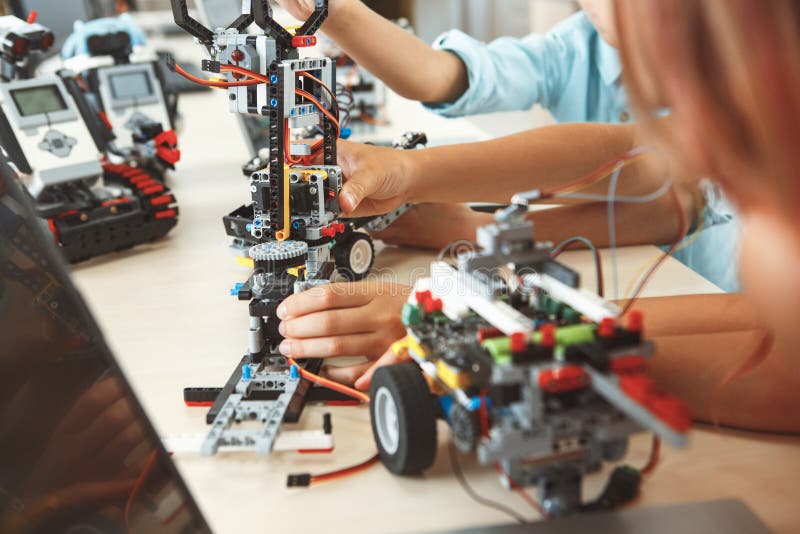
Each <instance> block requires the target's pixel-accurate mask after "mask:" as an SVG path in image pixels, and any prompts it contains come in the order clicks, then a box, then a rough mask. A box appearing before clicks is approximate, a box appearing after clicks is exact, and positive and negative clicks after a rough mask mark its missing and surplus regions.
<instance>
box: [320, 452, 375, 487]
mask: <svg viewBox="0 0 800 534" xmlns="http://www.w3.org/2000/svg"><path fill="white" fill-rule="evenodd" d="M378 460H380V455H378V454H375V455H373V456H371V457H370V458H369V459H367V460H365V461H363V462H361V463H360V464H355V465H351V466H350V467H345V468H343V469H337V470H336V471H330V472H328V473H322V474H319V475H311V482H310V483H311V484H318V483H320V482H328V481H330V480H335V479H337V478H343V477H346V476H348V475H354V474H356V473H359V472H361V471H363V470H365V469H367V468H369V467H372V466H373V465H375V464H376V463H377V462H378Z"/></svg>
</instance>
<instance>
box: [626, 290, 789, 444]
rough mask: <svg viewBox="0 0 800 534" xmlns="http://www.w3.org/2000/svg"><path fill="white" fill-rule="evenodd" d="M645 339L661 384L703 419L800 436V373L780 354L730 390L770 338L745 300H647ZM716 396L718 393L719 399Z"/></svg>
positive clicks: (643, 306)
mask: <svg viewBox="0 0 800 534" xmlns="http://www.w3.org/2000/svg"><path fill="white" fill-rule="evenodd" d="M635 308H636V309H639V310H642V311H643V312H644V313H645V325H646V331H645V334H646V336H647V337H648V338H649V339H652V340H653V341H655V343H656V347H657V352H658V353H657V355H656V357H655V358H654V359H653V361H652V364H651V373H652V376H653V378H654V379H655V380H656V381H657V382H658V383H659V384H660V385H661V386H663V387H664V388H665V389H666V390H668V391H671V392H673V393H675V394H676V395H678V397H680V398H681V399H683V400H684V401H685V402H686V403H687V404H688V405H689V409H690V411H691V412H692V415H693V416H694V418H695V419H699V420H701V421H709V422H713V420H714V417H715V416H716V418H717V422H719V424H721V425H726V426H733V427H739V428H746V429H750V430H762V431H771V432H793V433H796V432H800V412H798V406H800V373H798V370H797V364H796V363H795V362H793V361H792V358H791V355H790V354H788V353H787V352H786V351H785V350H782V349H781V348H780V347H772V348H771V350H769V352H768V354H767V355H766V358H765V359H764V360H763V362H762V363H761V364H760V365H758V366H756V367H755V368H753V369H752V370H750V371H749V372H747V373H744V374H742V375H741V376H740V377H739V378H737V379H735V380H733V381H732V382H730V384H728V385H727V386H725V387H720V385H721V384H722V383H723V381H724V380H725V379H726V377H728V375H729V374H730V373H731V372H733V371H735V370H736V369H738V368H739V367H740V366H741V365H742V363H743V362H745V361H746V360H748V358H751V357H753V356H754V355H755V354H756V353H757V351H758V348H759V345H760V344H761V343H762V341H763V339H764V337H765V336H766V335H767V330H766V329H764V328H763V327H762V326H761V323H760V321H759V320H758V317H757V315H756V312H755V311H754V309H753V307H752V305H751V304H750V302H749V301H748V300H747V298H746V297H745V296H744V295H740V294H722V295H687V296H680V297H660V298H647V299H641V300H640V301H639V302H637V303H636V305H635ZM715 392H716V393H715Z"/></svg>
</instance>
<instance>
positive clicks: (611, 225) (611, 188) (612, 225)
mask: <svg viewBox="0 0 800 534" xmlns="http://www.w3.org/2000/svg"><path fill="white" fill-rule="evenodd" d="M621 171H622V165H617V168H616V169H614V174H612V175H611V180H610V181H609V184H608V247H609V249H611V250H610V252H611V283H612V285H613V288H614V293H613V294H614V299H619V273H618V272H617V224H616V221H615V220H614V216H615V213H614V202H615V200H616V199H615V198H614V196H615V194H616V192H617V182H618V181H619V174H620V172H621Z"/></svg>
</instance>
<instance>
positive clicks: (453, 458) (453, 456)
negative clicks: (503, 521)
mask: <svg viewBox="0 0 800 534" xmlns="http://www.w3.org/2000/svg"><path fill="white" fill-rule="evenodd" d="M447 450H448V451H449V453H450V466H451V467H452V468H453V474H454V475H455V476H456V479H457V480H458V483H459V484H460V485H461V487H462V488H463V489H464V492H465V493H466V494H467V495H469V497H470V499H472V500H473V501H475V502H476V503H478V504H482V505H483V506H486V507H488V508H493V509H495V510H497V511H498V512H503V513H504V514H506V515H508V516H510V517H512V518H514V520H515V521H517V522H518V523H521V524H523V525H524V524H525V523H527V521H526V520H525V518H524V517H522V516H521V515H519V514H518V513H516V512H515V511H514V510H512V509H511V508H508V507H507V506H504V505H502V504H500V503H499V502H495V501H492V500H489V499H487V498H485V497H481V496H480V495H478V494H477V493H476V492H475V490H474V489H472V486H470V485H469V482H467V479H466V477H465V476H464V472H463V471H462V470H461V465H460V464H459V463H458V453H457V452H456V447H455V445H453V442H452V441H450V443H448V445H447Z"/></svg>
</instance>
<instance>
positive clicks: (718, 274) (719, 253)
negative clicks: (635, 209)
mask: <svg viewBox="0 0 800 534" xmlns="http://www.w3.org/2000/svg"><path fill="white" fill-rule="evenodd" d="M700 190H701V192H702V194H703V204H704V206H703V214H702V216H701V217H700V220H699V221H696V223H695V224H696V225H697V227H698V228H697V232H699V234H697V235H691V236H688V237H687V238H686V240H687V241H686V242H689V243H690V244H689V245H688V246H687V247H686V248H683V249H681V250H678V251H676V252H675V253H674V254H673V257H674V258H675V259H676V260H678V261H680V262H681V263H683V264H684V265H686V266H687V267H689V268H690V269H692V270H693V271H695V272H696V273H697V274H699V275H701V276H703V277H704V278H706V279H707V280H709V281H711V282H712V283H713V284H715V285H716V286H717V287H718V288H720V289H722V290H723V291H726V292H728V293H735V292H739V291H741V290H742V288H741V284H740V283H739V270H738V268H737V266H738V263H737V259H738V257H739V239H740V238H739V235H740V232H741V226H740V225H739V217H738V216H737V214H736V210H735V208H734V207H733V205H731V203H730V201H729V200H728V199H727V198H726V197H725V195H724V194H723V193H722V191H721V189H720V187H719V186H718V185H717V184H715V183H714V182H711V181H710V180H703V181H702V182H701V183H700ZM666 248H668V247H664V249H666Z"/></svg>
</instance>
